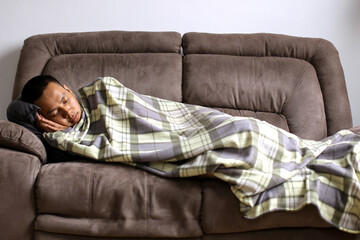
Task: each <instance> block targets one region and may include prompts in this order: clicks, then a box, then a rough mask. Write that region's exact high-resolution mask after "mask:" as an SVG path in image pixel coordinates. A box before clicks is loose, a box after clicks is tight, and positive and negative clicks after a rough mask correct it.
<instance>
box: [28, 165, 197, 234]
mask: <svg viewBox="0 0 360 240" xmlns="http://www.w3.org/2000/svg"><path fill="white" fill-rule="evenodd" d="M36 189H37V190H36V194H37V207H38V209H37V210H38V214H39V216H38V218H37V220H36V223H35V229H36V230H39V231H44V232H50V233H59V234H70V235H71V234H74V235H80V236H81V235H83V236H96V237H185V238H186V237H189V238H190V237H198V236H201V235H202V230H201V228H200V226H199V223H198V218H199V215H200V205H201V186H200V182H199V181H198V180H196V179H165V178H159V177H157V176H154V175H151V174H149V173H147V172H145V171H142V170H138V169H135V168H132V167H128V166H125V165H122V164H111V163H105V164H104V163H88V162H67V163H56V164H48V165H45V166H44V167H42V169H41V172H40V174H39V178H38V181H37V188H36Z"/></svg>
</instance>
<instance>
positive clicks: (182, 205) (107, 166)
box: [0, 31, 360, 240]
mask: <svg viewBox="0 0 360 240" xmlns="http://www.w3.org/2000/svg"><path fill="white" fill-rule="evenodd" d="M39 74H50V75H53V76H54V77H56V78H57V79H58V80H60V81H61V82H62V83H64V84H66V85H67V86H68V87H70V88H71V89H73V91H74V90H75V91H76V89H79V88H80V87H81V86H84V85H85V84H88V83H90V82H92V81H94V80H95V79H96V78H98V77H101V76H112V77H114V78H116V79H118V80H119V81H120V82H122V83H123V84H124V85H125V86H127V87H129V88H131V89H134V90H136V91H138V92H140V93H143V94H148V95H153V96H156V97H161V98H165V99H169V100H174V101H179V102H185V103H190V104H198V105H203V106H207V107H212V108H215V109H218V110H220V111H223V112H225V113H228V114H232V115H237V116H249V117H255V118H258V119H261V120H265V121H267V122H269V123H271V124H274V125H276V126H278V127H281V128H283V129H285V130H287V131H290V132H292V133H294V134H297V135H298V136H300V137H303V138H306V139H314V140H319V139H322V138H325V137H327V136H329V135H332V134H334V133H336V132H337V131H339V130H341V129H349V128H351V127H352V119H351V111H350V105H349V100H348V95H347V90H346V85H345V80H344V73H343V69H342V66H341V63H340V59H339V55H338V52H337V50H336V49H335V47H334V46H333V45H332V44H331V43H330V42H328V41H326V40H324V39H317V38H301V37H293V36H286V35H278V34H265V33H261V34H210V33H186V34H184V35H183V36H182V35H181V34H179V33H176V32H124V31H107V32H86V33H55V34H43V35H36V36H32V37H30V38H28V39H26V40H25V42H24V45H23V48H22V50H21V55H20V59H19V63H18V68H17V74H16V79H15V83H14V88H13V99H15V98H16V97H18V96H19V95H20V92H21V89H22V87H23V86H24V84H25V83H26V81H27V80H29V79H30V78H32V77H34V76H36V75H39ZM0 137H1V139H0V192H1V194H0V213H1V214H0V233H1V234H0V239H9V240H10V239H22V240H27V239H35V240H59V239H71V240H80V239H96V240H98V239H102V240H105V239H106V240H113V239H164V240H165V239H188V240H195V239H204V240H213V239H229V240H233V239H234V240H235V239H264V238H267V237H269V236H271V238H272V239H360V237H359V235H356V234H349V233H345V232H342V231H340V230H337V229H336V228H334V227H333V226H331V225H330V224H329V223H327V222H325V221H324V220H323V219H322V218H321V217H320V215H319V213H318V211H317V208H316V207H313V206H306V207H304V208H303V209H301V210H299V211H296V212H285V211H276V212H272V213H267V214H264V215H263V216H261V217H258V218H256V219H245V218H244V217H242V216H241V214H240V211H239V202H238V200H237V199H236V198H235V196H233V194H232V192H231V191H230V189H229V187H228V185H227V184H226V183H223V182H221V181H219V180H216V179H210V178H206V177H201V178H187V179H165V178H161V177H158V176H155V175H153V174H150V173H148V172H145V171H143V170H140V169H136V168H132V167H129V166H125V165H122V164H115V163H101V162H92V161H89V160H86V159H82V158H81V157H79V158H78V159H76V160H75V161H69V162H60V163H50V162H51V159H49V156H47V153H46V150H45V147H44V144H43V143H42V142H41V141H40V140H39V138H38V137H36V136H35V135H34V134H33V133H32V132H30V131H29V130H27V129H26V128H24V127H22V126H20V125H17V124H15V123H12V122H8V121H1V122H0Z"/></svg>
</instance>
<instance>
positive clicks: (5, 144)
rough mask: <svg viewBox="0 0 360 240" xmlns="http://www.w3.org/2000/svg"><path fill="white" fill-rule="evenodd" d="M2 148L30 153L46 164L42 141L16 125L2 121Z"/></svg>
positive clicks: (0, 124)
mask: <svg viewBox="0 0 360 240" xmlns="http://www.w3.org/2000/svg"><path fill="white" fill-rule="evenodd" d="M0 147H2V148H10V149H14V150H17V151H20V152H24V153H29V154H32V155H34V156H36V157H38V158H39V159H40V161H41V162H42V163H45V162H46V150H45V147H44V144H43V143H42V142H41V140H40V139H39V138H38V137H37V136H36V135H35V134H33V133H32V132H30V131H29V130H28V129H26V128H24V127H22V126H20V125H18V124H16V123H12V122H9V121H3V120H0Z"/></svg>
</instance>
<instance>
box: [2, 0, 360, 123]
mask: <svg viewBox="0 0 360 240" xmlns="http://www.w3.org/2000/svg"><path fill="white" fill-rule="evenodd" d="M99 30H130V31H136V30H142V31H177V32H180V33H182V34H183V33H186V32H190V31H197V32H214V33H254V32H269V33H282V34H288V35H294V36H304V37H321V38H325V39H328V40H330V41H331V42H332V43H333V44H334V45H335V46H336V48H337V49H338V51H339V53H340V59H341V61H342V64H343V68H344V71H345V78H346V81H347V87H348V91H349V97H350V102H351V107H352V111H353V120H354V125H360V56H359V55H360V1H359V0H302V1H298V0H182V1H174V0H127V1H126V0H101V1H95V0H62V1H49V0H31V1H21V0H12V1H5V0H0V34H1V37H0V72H1V79H0V119H6V114H5V111H6V107H7V105H8V103H9V102H10V99H11V94H12V87H13V80H14V77H15V72H16V66H17V61H18V59H19V54H20V49H21V46H22V44H23V40H24V39H25V38H27V37H29V36H31V35H35V34H40V33H52V32H82V31H99Z"/></svg>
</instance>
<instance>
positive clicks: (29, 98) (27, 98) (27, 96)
mask: <svg viewBox="0 0 360 240" xmlns="http://www.w3.org/2000/svg"><path fill="white" fill-rule="evenodd" d="M50 82H53V83H57V84H59V85H60V86H62V85H61V83H60V82H59V81H58V80H57V79H56V78H54V77H53V76H50V75H39V76H36V77H33V78H32V79H30V80H29V81H28V82H27V83H26V84H25V86H24V88H23V89H22V91H21V101H24V102H28V103H34V102H35V101H36V100H37V99H38V98H40V97H41V95H42V94H43V92H44V90H45V88H46V87H47V85H48V84H49V83H50Z"/></svg>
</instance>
